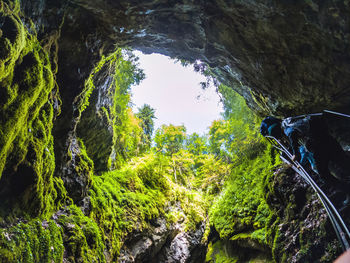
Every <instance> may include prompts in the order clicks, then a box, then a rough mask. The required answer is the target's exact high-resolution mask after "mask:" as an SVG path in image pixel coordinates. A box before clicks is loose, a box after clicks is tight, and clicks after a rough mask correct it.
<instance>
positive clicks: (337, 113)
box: [323, 110, 350, 118]
mask: <svg viewBox="0 0 350 263" xmlns="http://www.w3.org/2000/svg"><path fill="white" fill-rule="evenodd" d="M323 112H325V113H329V114H333V115H338V116H341V117H346V118H350V115H348V114H344V113H339V112H335V111H330V110H323Z"/></svg>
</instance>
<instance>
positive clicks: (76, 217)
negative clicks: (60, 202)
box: [57, 205, 106, 263]
mask: <svg viewBox="0 0 350 263" xmlns="http://www.w3.org/2000/svg"><path fill="white" fill-rule="evenodd" d="M57 222H58V223H59V225H61V226H62V227H63V233H64V234H63V244H64V247H65V251H66V254H67V255H66V256H65V258H66V259H67V260H68V261H69V262H73V263H75V262H106V259H105V256H104V254H103V252H104V249H105V245H104V242H103V238H102V233H101V231H100V229H99V227H98V225H97V223H96V222H95V221H93V220H92V219H91V218H89V217H87V216H85V215H84V214H83V212H82V211H81V210H80V208H78V207H76V206H74V205H72V206H69V207H66V208H65V209H64V210H63V211H61V212H60V213H59V214H58V216H57Z"/></svg>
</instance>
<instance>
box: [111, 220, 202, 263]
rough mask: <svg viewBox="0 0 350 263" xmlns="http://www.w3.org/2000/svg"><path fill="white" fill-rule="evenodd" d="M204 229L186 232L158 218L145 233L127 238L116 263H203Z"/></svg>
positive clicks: (177, 225) (134, 234)
mask: <svg viewBox="0 0 350 263" xmlns="http://www.w3.org/2000/svg"><path fill="white" fill-rule="evenodd" d="M203 233H204V225H203V226H201V227H200V228H198V229H197V230H194V231H188V232H185V231H184V230H183V229H182V227H181V226H180V225H179V224H172V225H170V227H169V225H168V224H167V222H166V220H165V219H162V218H158V219H157V220H155V222H154V223H153V226H152V227H151V228H150V229H148V230H147V231H142V232H139V233H132V234H130V238H129V239H128V240H127V241H126V242H125V243H124V246H123V248H122V250H121V253H120V257H119V258H118V262H120V263H127V262H130V263H131V262H140V263H142V262H151V263H152V262H154V263H156V262H157V263H160V262H164V263H165V262H167V263H192V262H193V263H194V262H204V259H205V254H206V245H205V244H202V242H201V240H202V237H203Z"/></svg>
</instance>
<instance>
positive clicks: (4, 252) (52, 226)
mask: <svg viewBox="0 0 350 263" xmlns="http://www.w3.org/2000/svg"><path fill="white" fill-rule="evenodd" d="M63 251H64V247H63V240H62V229H61V227H60V226H58V225H57V224H56V223H55V222H54V221H52V220H49V221H38V220H34V221H30V222H26V223H19V224H17V225H15V226H13V227H10V228H8V229H1V230H0V261H1V262H4V263H12V262H40V263H41V262H42V263H52V262H62V260H63Z"/></svg>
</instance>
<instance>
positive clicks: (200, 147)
mask: <svg viewBox="0 0 350 263" xmlns="http://www.w3.org/2000/svg"><path fill="white" fill-rule="evenodd" d="M186 150H188V151H189V152H190V153H192V154H194V155H201V154H207V153H208V145H207V137H206V136H200V135H199V134H198V133H192V134H191V135H188V136H187V138H186Z"/></svg>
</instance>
